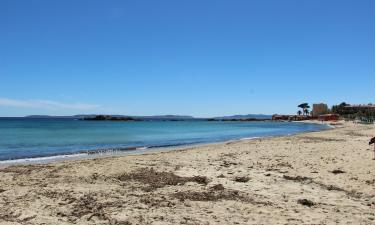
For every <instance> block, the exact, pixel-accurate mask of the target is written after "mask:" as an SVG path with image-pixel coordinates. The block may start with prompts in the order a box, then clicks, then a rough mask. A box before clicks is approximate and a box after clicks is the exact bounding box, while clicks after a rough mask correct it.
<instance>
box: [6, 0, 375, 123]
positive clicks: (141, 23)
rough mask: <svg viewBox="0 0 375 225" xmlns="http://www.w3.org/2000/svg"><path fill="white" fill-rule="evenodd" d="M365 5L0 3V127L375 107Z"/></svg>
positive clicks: (204, 0)
mask: <svg viewBox="0 0 375 225" xmlns="http://www.w3.org/2000/svg"><path fill="white" fill-rule="evenodd" d="M374 11H375V1H373V0H351V1H349V0H283V1H280V0H252V1H248V0H235V1H233V0H225V1H224V0H189V1H182V0H181V1H176V0H158V1H154V0H149V1H146V0H137V1H135V0H134V1H129V0H121V1H104V0H100V1H99V0H86V1H85V0H64V1H51V0H28V1H21V0H2V1H0V116H24V115H30V114H39V115H45V114H48V115H74V114H83V113H87V114H91V113H98V114H99V113H103V114H123V115H161V114H179V115H192V116H197V117H209V116H221V115H233V114H248V113H263V114H274V113H295V112H296V111H297V110H298V108H297V105H298V104H300V103H302V102H308V103H310V104H313V103H319V102H324V103H327V104H328V105H330V106H331V105H333V104H338V103H340V102H342V101H345V102H348V103H356V104H360V103H361V104H367V103H370V102H375V13H374Z"/></svg>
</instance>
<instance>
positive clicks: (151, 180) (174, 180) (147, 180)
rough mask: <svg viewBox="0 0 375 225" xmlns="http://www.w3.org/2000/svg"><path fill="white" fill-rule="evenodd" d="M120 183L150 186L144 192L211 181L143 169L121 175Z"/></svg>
mask: <svg viewBox="0 0 375 225" xmlns="http://www.w3.org/2000/svg"><path fill="white" fill-rule="evenodd" d="M117 179H118V180H120V181H123V182H124V181H137V182H140V183H143V184H147V185H148V186H147V187H145V188H143V190H144V191H153V190H155V189H158V188H162V187H165V186H168V185H171V186H176V185H183V184H185V183H187V182H195V183H198V184H203V185H207V184H208V183H209V180H208V178H207V177H205V176H193V177H180V176H177V175H176V174H174V173H172V172H158V171H155V170H154V169H153V168H141V169H138V170H136V171H134V172H131V173H126V174H121V175H119V176H118V177H117Z"/></svg>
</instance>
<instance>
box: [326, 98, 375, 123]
mask: <svg viewBox="0 0 375 225" xmlns="http://www.w3.org/2000/svg"><path fill="white" fill-rule="evenodd" d="M332 113H336V114H339V115H340V116H342V117H344V118H345V119H348V120H354V119H357V120H360V121H361V122H363V123H373V122H374V119H375V107H374V106H373V105H372V104H368V105H361V106H357V107H355V106H351V105H349V104H347V103H345V102H342V103H341V104H339V105H334V106H332Z"/></svg>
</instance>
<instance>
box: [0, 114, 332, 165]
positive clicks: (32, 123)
mask: <svg viewBox="0 0 375 225" xmlns="http://www.w3.org/2000/svg"><path fill="white" fill-rule="evenodd" d="M326 128H327V127H326V126H323V125H317V124H303V123H288V122H210V121H176V122H174V121H144V122H111V121H80V120H71V119H20V118H17V119H9V118H6V119H5V118H1V119H0V160H9V159H24V158H35V157H45V156H57V155H66V154H74V153H85V152H87V151H98V150H110V149H115V150H118V151H130V150H132V149H134V148H138V149H139V148H143V149H144V148H154V147H163V146H178V145H188V144H197V143H209V142H217V141H226V140H232V139H242V138H256V137H265V136H276V135H289V134H296V133H300V132H305V131H315V130H321V129H326Z"/></svg>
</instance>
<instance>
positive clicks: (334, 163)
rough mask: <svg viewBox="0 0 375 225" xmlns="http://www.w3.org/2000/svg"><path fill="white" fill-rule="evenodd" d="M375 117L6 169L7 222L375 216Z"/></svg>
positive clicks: (1, 192) (359, 220) (2, 214)
mask: <svg viewBox="0 0 375 225" xmlns="http://www.w3.org/2000/svg"><path fill="white" fill-rule="evenodd" d="M374 135H375V126H374V125H359V124H353V123H344V122H342V125H338V126H337V128H335V129H333V130H326V131H319V132H312V133H304V134H299V135H294V136H287V137H276V138H265V139H257V140H242V141H235V142H226V143H219V144H211V145H205V146H198V147H190V148H186V149H183V150H177V151H168V152H159V153H152V154H145V155H133V156H119V157H107V158H95V159H85V160H75V161H64V162H57V163H51V164H44V165H28V166H19V165H17V166H10V167H7V168H3V169H0V209H1V210H0V224H127V225H129V224H375V161H374V160H372V157H373V152H372V147H370V146H369V145H368V141H369V139H370V138H371V137H373V136H374Z"/></svg>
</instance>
